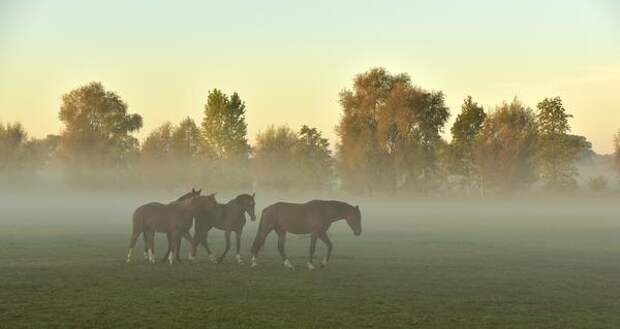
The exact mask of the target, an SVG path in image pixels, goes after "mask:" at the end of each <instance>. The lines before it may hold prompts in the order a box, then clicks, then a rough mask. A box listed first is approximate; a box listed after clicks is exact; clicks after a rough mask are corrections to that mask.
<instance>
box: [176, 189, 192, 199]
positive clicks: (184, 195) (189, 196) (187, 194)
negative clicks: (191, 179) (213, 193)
mask: <svg viewBox="0 0 620 329" xmlns="http://www.w3.org/2000/svg"><path fill="white" fill-rule="evenodd" d="M196 194H197V193H196V191H193V190H192V191H190V192H187V193H185V194H183V195H181V196H180V197H179V198H178V199H176V200H174V201H183V200H185V199H189V198H191V197H194V196H195V195H196Z"/></svg>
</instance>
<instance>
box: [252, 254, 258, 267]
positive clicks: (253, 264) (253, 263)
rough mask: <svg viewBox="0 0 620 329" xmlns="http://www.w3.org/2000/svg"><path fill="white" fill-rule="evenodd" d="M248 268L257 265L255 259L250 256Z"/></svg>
mask: <svg viewBox="0 0 620 329" xmlns="http://www.w3.org/2000/svg"><path fill="white" fill-rule="evenodd" d="M250 266H252V267H256V266H258V263H257V262H256V257H254V256H252V258H251V259H250Z"/></svg>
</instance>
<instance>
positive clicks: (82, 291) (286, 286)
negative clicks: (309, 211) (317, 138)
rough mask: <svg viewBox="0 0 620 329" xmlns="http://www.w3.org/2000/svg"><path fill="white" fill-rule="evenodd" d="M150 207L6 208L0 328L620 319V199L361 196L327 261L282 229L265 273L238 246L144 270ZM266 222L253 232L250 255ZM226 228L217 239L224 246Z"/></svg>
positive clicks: (334, 234)
mask: <svg viewBox="0 0 620 329" xmlns="http://www.w3.org/2000/svg"><path fill="white" fill-rule="evenodd" d="M84 199H87V197H84ZM139 202H140V200H130V201H123V202H120V201H119V202H114V201H106V202H103V201H102V202H94V203H92V202H91V203H88V202H80V201H79V200H78V201H72V202H68V203H67V202H62V201H57V202H52V201H49V202H43V203H42V204H39V205H37V206H34V207H32V206H24V205H23V204H21V203H19V202H12V201H10V200H9V201H5V203H4V204H3V205H2V206H3V207H2V208H1V209H0V228H1V231H0V317H1V321H0V327H2V328H11V329H16V328H93V327H96V328H196V327H201V328H477V329H479V328H562V329H567V328H618V327H619V326H620V298H619V296H620V212H619V211H618V209H620V206H617V205H614V204H612V203H605V202H591V203H587V204H585V203H584V204H580V202H578V201H575V200H573V202H569V203H561V204H560V203H557V202H556V203H552V204H548V203H543V202H535V203H533V204H532V203H526V202H520V203H516V204H513V203H507V202H504V203H501V204H497V203H495V204H484V203H464V202H447V201H446V202H437V201H434V202H430V201H429V202H424V201H422V200H419V201H416V202H414V203H410V204H407V203H399V204H378V203H377V204H373V203H368V202H366V203H360V204H361V206H362V209H363V211H364V212H363V214H364V217H363V223H364V233H363V234H362V236H361V237H354V236H353V235H352V234H351V232H350V230H349V229H348V227H347V226H346V224H345V223H344V222H340V223H338V224H336V225H334V227H333V228H332V231H331V233H330V236H331V238H332V240H333V241H334V245H335V247H334V257H333V261H332V263H330V264H329V267H328V268H326V269H322V270H316V271H314V272H309V271H307V270H305V269H304V268H303V267H302V265H303V264H304V263H305V260H306V254H307V249H308V238H307V237H296V236H289V239H288V242H287V251H288V253H289V256H290V258H291V260H292V261H293V262H294V263H295V264H296V265H298V268H299V269H298V270H297V271H295V272H290V271H287V270H285V269H284V267H283V266H282V264H281V262H280V260H279V257H278V256H277V252H276V248H275V237H274V236H271V237H270V238H269V239H268V241H267V245H266V249H265V250H264V251H263V252H262V254H261V257H260V258H259V261H260V266H259V267H258V268H255V269H252V268H250V267H249V266H238V265H237V264H236V263H235V261H234V258H233V256H234V253H230V254H229V257H228V259H227V261H226V262H225V263H224V264H219V265H214V264H211V263H209V262H208V260H207V258H206V255H205V252H204V250H201V251H200V252H199V254H198V260H197V262H196V263H193V264H190V263H189V262H187V261H186V262H184V263H181V264H176V265H173V266H170V265H168V264H164V263H159V264H155V265H149V264H146V263H145V262H144V261H143V260H142V252H141V250H136V252H135V253H134V262H132V263H130V264H126V263H125V255H126V248H127V239H128V234H129V227H130V225H129V222H130V215H131V211H132V207H133V206H135V205H136V204H137V203H139ZM265 203H266V201H263V202H262V203H261V204H259V205H258V206H259V207H258V209H260V208H261V207H262V206H264V204H265ZM568 204H570V206H567V205H568ZM258 209H257V210H258ZM256 227H257V223H249V224H248V226H247V230H246V234H245V239H244V241H243V250H244V257H245V258H246V261H247V257H248V251H247V250H248V247H249V245H250V243H251V241H252V239H253V237H254V232H255V230H256ZM222 235H223V234H222V233H221V232H212V234H211V236H210V243H211V245H212V248H213V249H215V250H217V251H220V250H222V247H223V238H222ZM157 240H158V245H157V250H156V251H157V252H158V253H157V255H158V256H161V254H162V251H163V249H164V246H163V243H164V237H163V236H158V237H157ZM141 248H142V243H141V241H140V242H139V244H138V248H137V249H141ZM183 251H184V252H183V256H184V257H185V254H186V251H187V245H184V246H183ZM323 253H324V246H323V245H322V244H320V243H319V248H318V254H319V256H321V257H322V254H323ZM319 259H320V258H319Z"/></svg>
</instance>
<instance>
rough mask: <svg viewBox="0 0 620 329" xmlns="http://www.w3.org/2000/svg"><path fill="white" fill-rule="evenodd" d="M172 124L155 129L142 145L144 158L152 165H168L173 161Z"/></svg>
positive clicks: (165, 124)
mask: <svg viewBox="0 0 620 329" xmlns="http://www.w3.org/2000/svg"><path fill="white" fill-rule="evenodd" d="M173 129H174V127H173V126H172V124H171V123H170V122H166V123H164V124H162V125H161V126H159V127H157V128H155V129H153V131H151V132H150V133H149V135H148V136H147V137H146V139H145V140H144V143H143V144H142V158H143V160H145V161H147V162H149V163H150V164H152V165H166V163H167V162H168V163H169V162H170V160H171V159H172V131H173Z"/></svg>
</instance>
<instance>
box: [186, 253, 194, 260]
mask: <svg viewBox="0 0 620 329" xmlns="http://www.w3.org/2000/svg"><path fill="white" fill-rule="evenodd" d="M187 258H189V260H191V261H193V260H194V256H193V255H192V251H191V250H190V251H189V253H188V254H187Z"/></svg>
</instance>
